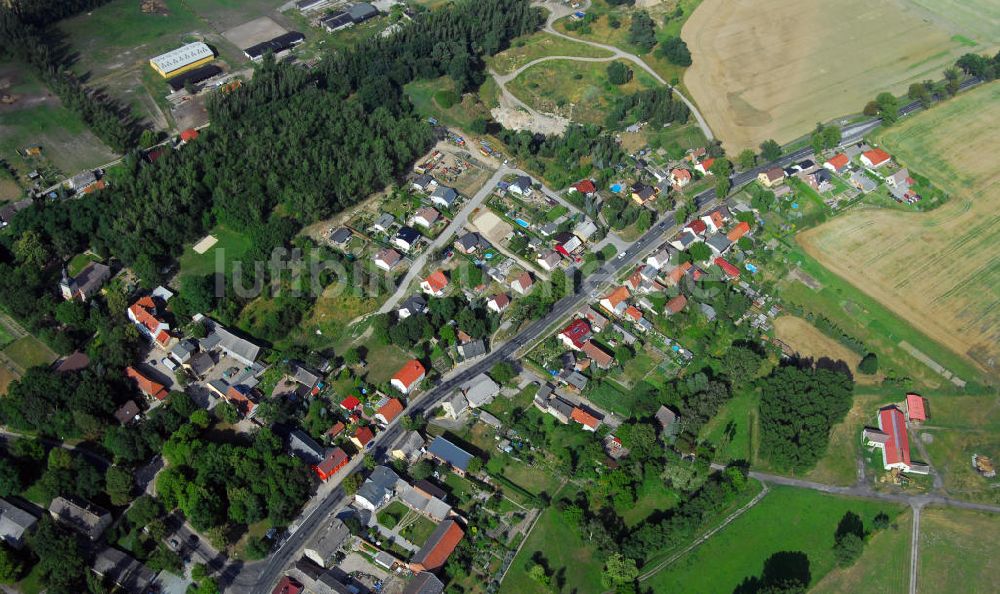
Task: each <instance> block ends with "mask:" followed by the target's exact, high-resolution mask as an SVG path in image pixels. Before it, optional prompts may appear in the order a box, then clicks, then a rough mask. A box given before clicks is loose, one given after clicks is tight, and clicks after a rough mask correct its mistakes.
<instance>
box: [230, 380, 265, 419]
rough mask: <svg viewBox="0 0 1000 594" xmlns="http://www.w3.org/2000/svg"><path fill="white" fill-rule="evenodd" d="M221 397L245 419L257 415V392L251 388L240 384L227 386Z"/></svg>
mask: <svg viewBox="0 0 1000 594" xmlns="http://www.w3.org/2000/svg"><path fill="white" fill-rule="evenodd" d="M222 397H223V398H225V400H226V402H228V403H229V404H232V405H233V406H235V407H236V409H237V410H238V411H240V414H242V415H243V416H245V417H247V418H253V417H254V415H256V414H257V412H256V411H257V392H256V390H254V389H252V388H249V387H247V386H244V385H241V384H236V385H233V386H228V387H227V389H226V391H225V392H224V393H223V394H222Z"/></svg>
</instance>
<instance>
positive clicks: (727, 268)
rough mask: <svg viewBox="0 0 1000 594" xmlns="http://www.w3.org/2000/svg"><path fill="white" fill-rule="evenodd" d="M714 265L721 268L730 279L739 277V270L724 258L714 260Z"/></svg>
mask: <svg viewBox="0 0 1000 594" xmlns="http://www.w3.org/2000/svg"><path fill="white" fill-rule="evenodd" d="M715 265H716V266H718V267H719V268H721V269H722V272H724V273H725V274H726V276H728V277H730V278H738V277H739V276H740V269H739V268H737V267H735V266H733V265H732V264H730V263H729V262H727V261H726V259H725V258H722V257H719V258H716V259H715Z"/></svg>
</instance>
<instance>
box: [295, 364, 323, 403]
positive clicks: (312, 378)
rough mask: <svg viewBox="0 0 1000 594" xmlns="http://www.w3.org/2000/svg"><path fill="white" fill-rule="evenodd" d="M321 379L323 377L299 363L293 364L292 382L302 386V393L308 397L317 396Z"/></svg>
mask: <svg viewBox="0 0 1000 594" xmlns="http://www.w3.org/2000/svg"><path fill="white" fill-rule="evenodd" d="M322 379H323V377H322V376H321V375H320V374H318V373H316V372H315V371H312V370H311V369H308V368H307V367H305V366H304V365H302V364H301V363H296V364H295V371H294V373H292V381H294V382H295V383H297V384H299V385H300V386H302V388H303V389H304V390H303V391H304V392H305V393H306V394H308V395H310V396H316V395H317V394H319V389H320V382H321V380H322Z"/></svg>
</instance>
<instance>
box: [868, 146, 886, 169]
mask: <svg viewBox="0 0 1000 594" xmlns="http://www.w3.org/2000/svg"><path fill="white" fill-rule="evenodd" d="M891 159H892V156H891V155H889V153H887V152H885V151H884V150H882V149H880V148H876V149H871V150H869V151H865V152H863V153H861V163H862V164H863V165H864V166H865V167H869V168H871V169H878V168H879V167H882V166H883V165H886V164H888V163H889V161H890V160H891Z"/></svg>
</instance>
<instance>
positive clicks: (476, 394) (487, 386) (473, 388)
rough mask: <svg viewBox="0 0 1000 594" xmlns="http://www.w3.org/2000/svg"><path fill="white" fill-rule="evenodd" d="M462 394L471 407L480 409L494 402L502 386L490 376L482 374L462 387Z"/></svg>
mask: <svg viewBox="0 0 1000 594" xmlns="http://www.w3.org/2000/svg"><path fill="white" fill-rule="evenodd" d="M462 393H463V394H465V399H466V400H468V401H469V406H471V407H472V408H479V407H482V406H486V405H487V404H489V403H490V402H493V399H494V398H496V396H497V394H499V393H500V386H499V385H497V383H496V382H495V381H493V378H491V377H490V376H488V375H486V374H485V373H480V374H479V375H477V376H476V377H474V378H472V379H471V380H469V382H468V383H467V384H465V385H464V386H462Z"/></svg>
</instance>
